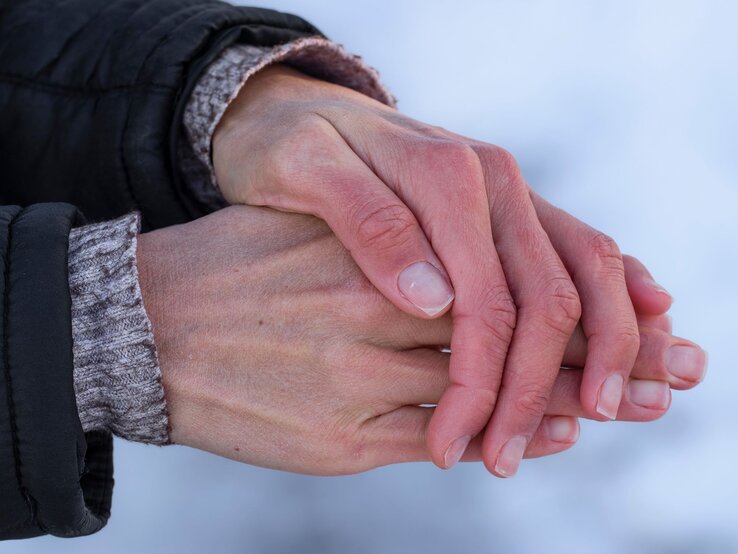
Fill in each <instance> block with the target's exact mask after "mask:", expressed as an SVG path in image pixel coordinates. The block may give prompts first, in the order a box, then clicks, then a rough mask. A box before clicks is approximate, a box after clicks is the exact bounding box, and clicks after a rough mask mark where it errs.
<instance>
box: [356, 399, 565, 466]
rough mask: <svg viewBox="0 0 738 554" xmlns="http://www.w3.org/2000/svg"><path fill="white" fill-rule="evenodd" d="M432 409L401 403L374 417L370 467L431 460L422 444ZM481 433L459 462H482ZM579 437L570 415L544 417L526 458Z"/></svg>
mask: <svg viewBox="0 0 738 554" xmlns="http://www.w3.org/2000/svg"><path fill="white" fill-rule="evenodd" d="M434 410H435V408H429V407H428V408H426V407H420V406H403V407H401V408H398V409H396V410H394V411H392V412H389V413H387V414H384V415H382V416H379V417H377V418H374V419H373V420H371V422H369V425H368V427H367V428H366V433H367V436H366V442H365V444H366V445H371V447H370V448H368V449H367V451H366V454H369V453H371V455H369V456H368V457H367V458H366V459H364V464H365V467H364V468H361V470H365V469H370V468H371V467H378V466H383V465H389V464H397V463H402V462H421V461H423V462H424V461H430V455H429V453H428V449H427V447H426V444H425V429H426V428H427V426H428V422H429V421H430V418H431V416H432V415H433V412H434ZM482 436H483V433H480V435H478V436H477V437H475V438H474V440H472V441H471V443H470V444H469V446H468V448H467V449H466V452H465V453H464V456H463V457H462V459H461V461H463V462H480V461H482ZM578 438H579V420H578V419H577V418H576V417H570V416H548V415H547V416H544V417H543V420H542V421H541V424H540V425H539V426H538V429H537V430H536V432H535V433H534V435H533V438H532V439H531V441H530V443H529V444H528V448H527V449H526V451H525V456H524V457H525V458H540V457H542V456H548V455H550V454H558V453H559V452H563V451H564V450H568V449H569V448H571V447H572V446H573V445H574V444H575V443H576V442H577V439H578Z"/></svg>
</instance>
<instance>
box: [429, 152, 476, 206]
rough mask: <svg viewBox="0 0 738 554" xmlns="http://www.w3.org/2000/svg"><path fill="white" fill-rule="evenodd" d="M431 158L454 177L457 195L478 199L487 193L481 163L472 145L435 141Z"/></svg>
mask: <svg viewBox="0 0 738 554" xmlns="http://www.w3.org/2000/svg"><path fill="white" fill-rule="evenodd" d="M430 154H431V157H432V159H433V160H435V161H434V163H435V164H438V163H439V162H440V164H441V165H442V166H443V168H445V171H450V173H451V174H452V175H453V176H454V190H455V192H456V193H457V194H460V195H464V196H471V197H473V198H477V197H478V196H479V195H480V194H482V193H483V192H484V191H485V187H484V179H483V173H482V171H481V161H480V159H479V156H478V154H477V152H476V151H475V150H474V148H472V147H471V146H470V145H468V144H465V143H463V142H459V141H453V140H441V141H434V142H433V146H432V148H431V152H430Z"/></svg>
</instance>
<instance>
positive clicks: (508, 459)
mask: <svg viewBox="0 0 738 554" xmlns="http://www.w3.org/2000/svg"><path fill="white" fill-rule="evenodd" d="M526 448H528V439H526V438H525V437H523V436H517V437H513V438H511V439H510V440H509V441H507V442H506V443H505V446H503V447H502V449H500V453H499V455H498V456H497V463H496V464H495V471H496V472H497V473H499V474H500V475H502V476H503V477H512V476H514V475H515V474H516V473H517V472H518V468H519V467H520V461H521V460H522V459H523V454H525V449H526Z"/></svg>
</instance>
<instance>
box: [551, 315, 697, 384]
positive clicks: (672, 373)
mask: <svg viewBox="0 0 738 554" xmlns="http://www.w3.org/2000/svg"><path fill="white" fill-rule="evenodd" d="M639 341H640V347H639V349H638V357H637V358H636V361H635V364H634V365H633V369H632V371H631V377H634V378H636V379H652V380H657V381H666V382H668V383H669V384H670V385H671V387H672V388H674V389H677V390H686V389H690V388H692V387H694V386H695V385H697V384H698V383H700V382H701V381H702V380H703V379H704V377H705V373H706V371H707V355H706V354H705V352H704V350H702V349H701V348H700V347H699V346H698V345H696V344H695V343H693V342H691V341H689V340H687V339H683V338H680V337H674V336H672V335H671V334H670V333H666V332H664V331H662V330H660V329H657V328H655V327H650V326H644V325H641V326H640V328H639ZM586 358H587V339H586V338H585V336H584V333H583V332H582V330H581V329H578V330H577V331H575V333H574V334H573V335H572V338H571V341H569V345H568V346H567V349H566V353H565V354H564V360H563V364H562V365H564V366H566V367H572V368H582V367H584V364H585V362H586Z"/></svg>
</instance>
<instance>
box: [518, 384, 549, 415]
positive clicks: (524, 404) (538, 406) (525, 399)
mask: <svg viewBox="0 0 738 554" xmlns="http://www.w3.org/2000/svg"><path fill="white" fill-rule="evenodd" d="M548 398H549V393H548V390H546V388H545V387H544V386H542V385H540V384H537V383H528V384H526V385H525V386H524V387H522V388H521V389H520V394H519V395H518V396H517V398H515V404H516V406H517V409H518V411H519V412H520V413H521V414H522V415H523V416H525V417H527V418H531V419H533V418H539V417H541V416H542V415H543V413H544V412H545V411H546V406H548Z"/></svg>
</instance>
